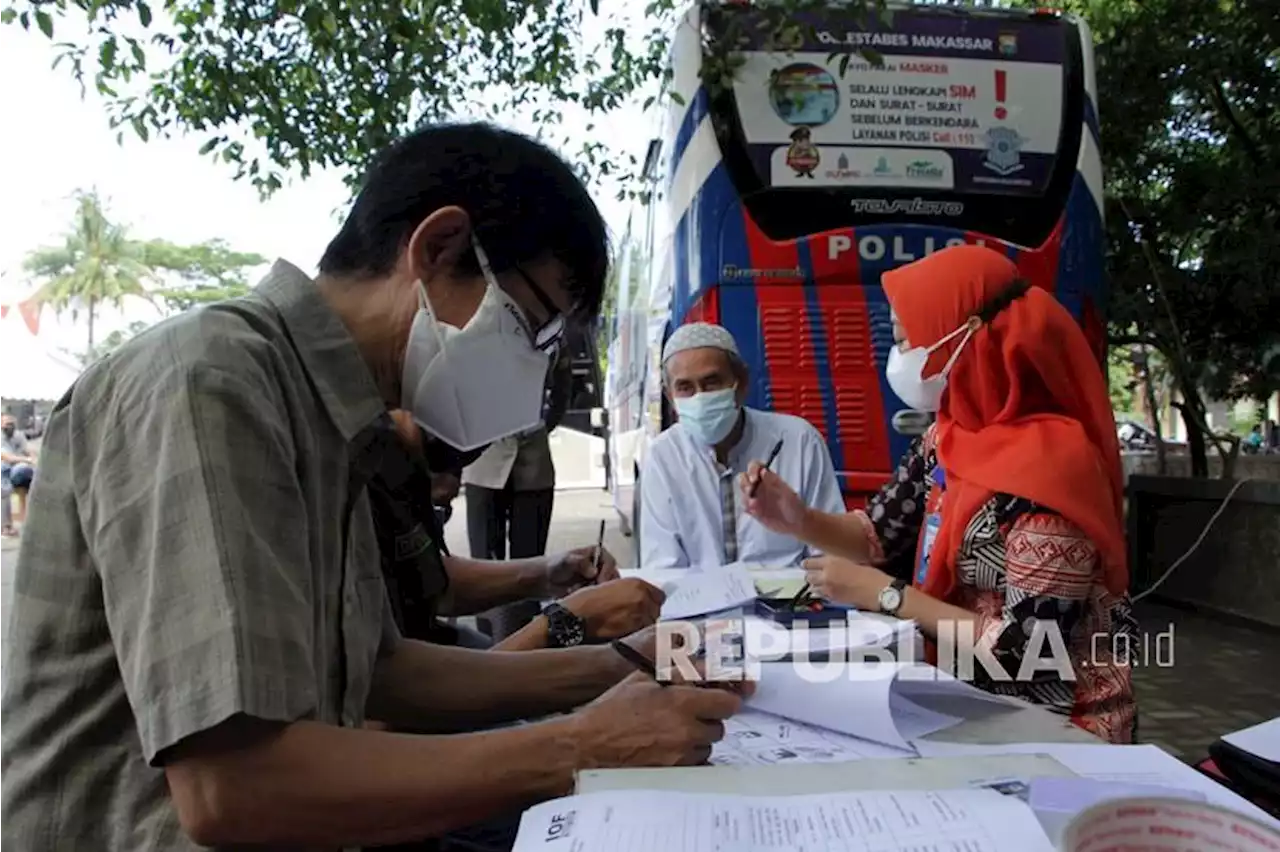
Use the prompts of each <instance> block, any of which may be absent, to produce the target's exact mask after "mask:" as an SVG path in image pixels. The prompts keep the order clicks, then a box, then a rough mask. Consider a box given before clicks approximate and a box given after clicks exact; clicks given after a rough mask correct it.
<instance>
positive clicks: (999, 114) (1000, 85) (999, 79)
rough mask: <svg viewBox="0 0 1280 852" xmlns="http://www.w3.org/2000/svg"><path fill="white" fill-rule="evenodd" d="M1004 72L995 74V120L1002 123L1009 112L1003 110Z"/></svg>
mask: <svg viewBox="0 0 1280 852" xmlns="http://www.w3.org/2000/svg"><path fill="white" fill-rule="evenodd" d="M1004 83H1005V72H1003V71H997V72H996V104H997V106H996V118H998V119H1000V120H1001V121H1004V119H1005V116H1007V115H1008V114H1009V111H1008V110H1007V109H1005V108H1004V94H1005V92H1004V89H1005V85H1004Z"/></svg>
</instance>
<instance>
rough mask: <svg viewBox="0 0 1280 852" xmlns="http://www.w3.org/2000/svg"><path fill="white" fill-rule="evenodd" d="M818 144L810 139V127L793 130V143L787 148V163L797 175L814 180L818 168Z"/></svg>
mask: <svg viewBox="0 0 1280 852" xmlns="http://www.w3.org/2000/svg"><path fill="white" fill-rule="evenodd" d="M818 162H819V156H818V146H817V145H814V144H813V142H812V140H811V139H810V134H809V128H807V127H797V128H796V129H795V130H793V131H791V145H790V146H789V147H788V148H787V165H788V166H790V167H791V168H792V170H794V171H795V173H796V177H807V178H809V179H810V180H813V172H814V170H815V169H817V168H818Z"/></svg>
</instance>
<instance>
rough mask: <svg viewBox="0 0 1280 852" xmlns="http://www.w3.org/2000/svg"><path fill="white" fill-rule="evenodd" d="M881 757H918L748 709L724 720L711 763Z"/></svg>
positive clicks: (766, 763)
mask: <svg viewBox="0 0 1280 852" xmlns="http://www.w3.org/2000/svg"><path fill="white" fill-rule="evenodd" d="M879 757H915V751H914V750H910V751H908V750H905V749H897V748H892V747H891V746H886V745H881V744H880V743H874V742H871V741H870V740H864V739H862V738H861V737H851V736H849V735H848V734H841V733H837V732H836V731H828V730H824V729H822V728H815V727H813V726H812V725H806V724H804V723H803V722H793V721H791V720H790V719H785V718H783V717H781V716H775V715H773V714H772V713H764V712H762V711H760V710H752V709H750V708H747V709H744V710H743V711H742V712H740V713H738V715H736V716H734V717H732V718H730V719H726V720H725V723H724V739H723V740H721V741H720V742H718V743H716V744H715V747H714V748H713V749H712V752H711V760H710V761H709V762H710V763H711V764H713V765H716V766H775V765H777V764H796V763H835V762H838V761H844V760H863V759H866V758H879Z"/></svg>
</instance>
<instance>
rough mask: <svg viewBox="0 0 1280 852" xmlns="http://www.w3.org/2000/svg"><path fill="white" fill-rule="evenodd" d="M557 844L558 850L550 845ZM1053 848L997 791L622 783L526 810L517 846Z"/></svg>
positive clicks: (737, 850)
mask: <svg viewBox="0 0 1280 852" xmlns="http://www.w3.org/2000/svg"><path fill="white" fill-rule="evenodd" d="M548 843H552V846H551V847H549V846H548V845H547V844H548ZM548 848H554V849H557V850H562V852H598V851H599V850H603V849H607V850H609V852H773V851H774V850H776V852H784V850H785V852H1053V847H1052V846H1051V845H1050V843H1049V840H1048V838H1047V837H1046V836H1045V834H1044V831H1043V830H1042V829H1041V828H1040V825H1039V823H1037V822H1036V818H1035V816H1034V814H1032V812H1031V809H1030V808H1028V807H1027V806H1026V804H1025V803H1023V802H1020V801H1017V800H1016V799H1012V798H1010V797H1007V796H1001V795H1000V794H999V793H995V792H992V791H990V790H945V791H939V792H920V791H907V792H878V791H877V792H866V791H863V792H845V793H822V794H818V795H809V796H767V797H763V796H762V797H751V796H723V795H715V794H698V793H679V792H671V791H658V790H644V791H640V790H626V791H621V790H613V791H607V792H600V793H589V794H586V795H583V796H572V797H570V798H566V799H557V800H555V801H551V802H545V803H543V804H541V805H538V806H536V807H534V808H531V809H529V810H528V811H526V812H525V814H524V816H523V818H522V819H521V820H520V831H519V834H518V835H517V837H516V843H515V846H514V848H513V852H535V850H537V851H538V852H543V850H546V849H548Z"/></svg>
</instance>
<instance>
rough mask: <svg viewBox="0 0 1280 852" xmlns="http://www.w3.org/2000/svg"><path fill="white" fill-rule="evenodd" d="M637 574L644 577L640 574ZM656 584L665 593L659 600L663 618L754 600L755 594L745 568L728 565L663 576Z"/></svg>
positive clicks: (711, 611)
mask: <svg viewBox="0 0 1280 852" xmlns="http://www.w3.org/2000/svg"><path fill="white" fill-rule="evenodd" d="M640 576H641V578H642V579H647V578H645V577H644V575H643V574H641V575H640ZM650 582H652V581H650ZM660 587H661V588H662V590H663V591H664V592H666V593H667V599H666V600H665V601H663V604H662V615H661V618H662V620H663V621H671V620H674V619H681V618H693V617H694V616H697V615H706V614H708V613H713V612H722V611H724V610H726V609H733V608H735V607H740V606H744V605H746V604H749V603H751V602H752V601H754V600H755V599H756V594H757V593H756V586H755V581H754V580H752V579H751V574H750V573H748V572H747V569H745V568H743V567H741V566H732V565H726V566H724V567H723V568H721V569H718V570H715V571H686V572H685V573H684V575H683V576H681V577H679V578H668V579H665V580H664V581H663V582H662V583H661V584H660Z"/></svg>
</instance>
